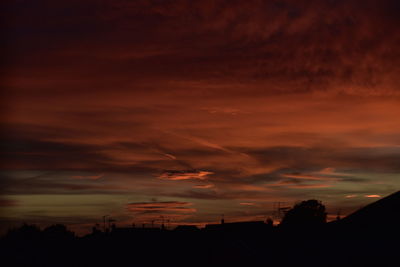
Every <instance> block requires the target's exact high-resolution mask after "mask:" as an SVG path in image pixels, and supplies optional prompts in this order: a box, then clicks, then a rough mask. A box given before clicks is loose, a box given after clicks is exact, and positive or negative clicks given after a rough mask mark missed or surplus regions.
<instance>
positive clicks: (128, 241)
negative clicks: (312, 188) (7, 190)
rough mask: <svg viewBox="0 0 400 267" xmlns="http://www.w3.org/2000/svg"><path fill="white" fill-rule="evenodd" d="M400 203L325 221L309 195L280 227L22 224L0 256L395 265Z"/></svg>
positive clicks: (38, 261)
mask: <svg viewBox="0 0 400 267" xmlns="http://www.w3.org/2000/svg"><path fill="white" fill-rule="evenodd" d="M399 204H400V193H396V194H393V195H391V196H389V197H388V198H386V199H382V200H380V201H378V202H376V203H373V204H371V205H369V206H367V207H365V208H364V209H361V210H360V211H358V212H355V213H354V214H352V215H350V216H348V217H347V218H344V219H342V220H339V221H335V222H332V223H326V213H325V207H324V206H323V205H322V203H321V202H319V201H316V200H308V201H303V202H301V203H299V204H297V205H296V206H295V207H293V208H292V209H291V210H289V211H288V212H287V213H286V216H285V217H284V218H283V220H282V224H281V225H279V226H273V225H272V224H271V222H270V221H269V222H241V223H226V222H221V223H220V224H214V225H208V226H206V227H205V228H203V229H198V228H196V227H193V226H180V227H177V228H176V229H175V230H164V229H161V228H160V229H158V228H118V227H115V228H113V229H112V230H110V231H109V232H103V231H100V230H95V231H93V233H91V234H88V235H86V236H84V237H76V236H75V235H74V234H73V233H72V232H70V231H68V230H67V228H66V227H65V226H63V225H53V226H50V227H47V228H45V229H44V230H40V229H39V228H37V227H36V226H33V225H23V226H22V227H20V228H18V229H14V230H11V231H9V233H8V234H7V235H6V236H5V237H3V238H2V240H1V252H2V253H3V256H2V260H3V261H4V262H5V263H7V264H6V265H4V266H236V265H239V266H318V267H321V266H323V267H325V266H327V267H329V266H332V267H333V266H398V260H397V258H398V257H397V254H398V251H399V240H400V231H399V224H398V223H399V222H400V219H399V212H400V209H399V207H400V206H399ZM382 210H384V211H385V212H386V213H382V212H381V211H382ZM376 214H379V215H380V216H381V217H380V219H376V218H375V216H376ZM370 222H371V223H370Z"/></svg>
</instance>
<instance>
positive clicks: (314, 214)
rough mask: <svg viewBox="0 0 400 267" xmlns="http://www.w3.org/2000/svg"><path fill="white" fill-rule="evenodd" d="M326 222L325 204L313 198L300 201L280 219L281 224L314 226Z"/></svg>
mask: <svg viewBox="0 0 400 267" xmlns="http://www.w3.org/2000/svg"><path fill="white" fill-rule="evenodd" d="M324 223H326V212H325V206H324V205H322V203H321V202H320V201H318V200H315V199H310V200H306V201H302V202H301V203H299V204H296V205H295V206H294V207H293V208H292V209H290V210H289V211H288V212H287V213H286V214H285V216H284V217H283V219H282V222H281V224H280V225H281V226H290V227H310V226H311V227H314V226H319V225H322V224H324Z"/></svg>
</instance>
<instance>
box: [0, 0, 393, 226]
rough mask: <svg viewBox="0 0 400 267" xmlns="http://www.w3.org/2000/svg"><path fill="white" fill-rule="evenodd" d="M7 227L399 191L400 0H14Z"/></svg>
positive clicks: (9, 4) (342, 203) (188, 214)
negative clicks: (105, 216) (25, 223)
mask: <svg viewBox="0 0 400 267" xmlns="http://www.w3.org/2000/svg"><path fill="white" fill-rule="evenodd" d="M0 5H1V6H2V7H1V9H2V10H3V11H5V12H3V15H2V23H1V32H2V35H3V36H4V37H5V38H4V40H3V42H2V44H1V50H2V58H3V60H2V63H0V69H1V72H0V86H1V113H0V114H1V116H0V120H1V125H2V126H1V143H0V146H1V150H0V151H1V152H0V153H1V165H0V167H1V172H0V229H1V231H5V230H6V229H7V228H9V227H12V226H15V225H20V224H21V223H22V222H27V223H36V224H38V225H40V226H44V225H49V224H53V223H64V224H66V225H68V227H70V228H71V229H73V230H75V231H77V232H78V233H85V231H89V230H90V228H91V227H92V226H93V225H94V224H96V223H101V222H102V216H103V215H109V216H110V217H112V218H114V219H115V220H116V223H117V225H119V226H126V225H131V224H132V223H135V224H137V225H142V224H143V223H144V224H147V225H150V224H151V223H152V222H153V223H154V224H160V223H161V221H164V222H167V221H168V224H169V225H170V227H173V226H175V225H179V224H195V225H199V226H201V225H204V224H206V223H215V222H218V221H219V220H220V219H221V216H222V214H223V215H224V219H225V221H227V222H229V221H246V220H265V219H266V218H267V217H274V219H276V220H278V219H279V216H277V213H276V212H274V210H275V207H276V206H277V203H278V202H281V204H279V205H281V206H292V205H293V204H294V203H296V202H298V201H302V200H307V199H318V200H320V201H322V203H323V204H325V205H326V207H327V210H328V213H329V216H328V218H330V219H332V218H334V217H336V215H337V214H338V213H340V214H341V215H346V214H349V213H351V212H353V211H355V210H357V209H358V208H359V207H361V206H363V205H366V204H368V203H371V202H373V201H375V200H377V199H379V198H381V197H384V196H386V195H389V194H391V193H393V192H396V191H398V190H399V188H400V82H399V79H398V77H399V75H400V49H399V47H400V46H399V45H400V34H399V30H398V29H399V27H400V16H399V14H400V4H399V1H397V0H365V1H356V0H346V1H345V0H326V1H316V0H308V1H305V0H299V1H289V0H274V1H261V0H248V1H239V0H230V1H227V0H225V1H223V0H220V1H219V0H215V1H211V0H201V1H196V0H175V1H172V0H171V1H170V0H165V1H160V0H135V1H128V0H113V1H111V0H100V1H95V0H85V1H78V0H58V1H53V0H36V1H28V0H26V1H24V0H7V1H2V3H1V4H0Z"/></svg>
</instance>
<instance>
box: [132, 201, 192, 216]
mask: <svg viewBox="0 0 400 267" xmlns="http://www.w3.org/2000/svg"><path fill="white" fill-rule="evenodd" d="M192 204H193V203H190V202H179V201H164V202H135V203H129V204H127V206H126V208H127V210H128V211H130V212H134V213H140V214H144V213H170V212H173V213H176V212H178V213H193V212H196V209H194V208H191V207H190V206H191V205H192Z"/></svg>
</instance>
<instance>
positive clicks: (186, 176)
mask: <svg viewBox="0 0 400 267" xmlns="http://www.w3.org/2000/svg"><path fill="white" fill-rule="evenodd" d="M211 174H214V173H213V172H211V171H202V170H199V171H197V170H193V171H174V170H168V171H164V172H163V173H162V174H161V175H160V176H159V178H160V179H163V180H172V181H179V180H196V179H199V180H205V179H207V177H208V176H209V175H211Z"/></svg>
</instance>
